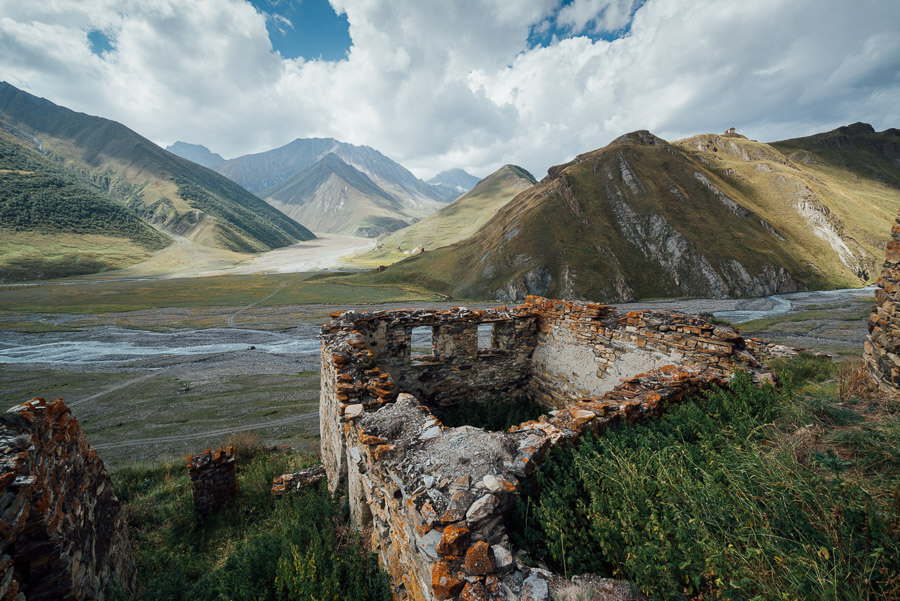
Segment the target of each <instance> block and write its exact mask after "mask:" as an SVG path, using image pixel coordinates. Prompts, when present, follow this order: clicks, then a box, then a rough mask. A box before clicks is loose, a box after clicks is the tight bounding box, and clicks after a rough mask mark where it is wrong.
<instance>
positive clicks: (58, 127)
mask: <svg viewBox="0 0 900 601" xmlns="http://www.w3.org/2000/svg"><path fill="white" fill-rule="evenodd" d="M0 121H6V122H7V124H8V127H11V128H15V129H17V130H19V131H20V132H22V133H23V134H24V135H27V136H28V137H30V138H31V139H32V140H33V141H34V142H35V145H36V147H37V148H38V149H39V150H40V151H41V152H42V153H43V154H44V155H45V156H48V157H50V158H52V159H53V160H55V161H58V162H60V163H62V164H64V165H66V166H67V167H68V168H70V169H74V170H76V171H77V172H79V173H81V174H83V175H84V176H85V177H87V178H89V179H90V180H91V181H92V182H94V183H95V184H96V185H98V186H99V187H100V188H101V189H103V190H105V191H106V192H107V193H109V194H110V195H112V196H113V197H114V198H117V199H118V200H119V201H120V202H122V203H123V204H125V205H126V206H128V207H130V208H131V209H132V210H134V211H136V212H137V213H138V214H139V215H140V216H141V217H142V218H143V219H145V220H146V221H148V222H150V223H152V224H155V225H156V226H157V227H160V228H162V229H163V230H165V231H167V232H170V233H172V234H176V235H183V236H189V237H191V238H192V239H193V240H195V241H196V242H197V243H200V244H204V245H208V246H211V247H217V248H225V249H229V250H233V251H239V252H245V253H255V252H262V251H266V250H271V249H273V248H278V247H282V246H286V245H289V244H293V243H294V242H297V241H299V240H308V239H311V238H312V237H313V234H312V232H310V231H309V230H307V229H306V228H304V227H303V226H302V225H300V224H298V223H296V222H295V221H293V220H292V219H290V218H288V217H286V216H285V215H283V214H281V213H279V212H278V211H277V210H275V209H273V208H272V207H270V206H269V205H268V204H266V203H265V202H263V201H261V200H259V199H258V198H256V197H255V196H253V195H252V194H250V193H249V192H247V191H246V190H244V189H243V188H241V187H240V186H238V185H236V184H235V183H233V182H231V181H230V180H228V179H227V178H224V177H222V176H220V175H219V174H217V173H215V172H214V171H211V170H209V169H206V168H205V167H202V166H199V165H196V164H195V163H192V162H191V161H188V160H186V159H183V158H181V157H178V156H176V155H174V154H172V153H169V152H167V151H165V150H163V149H162V148H160V147H159V146H157V145H156V144H154V143H153V142H151V141H150V140H148V139H146V138H144V137H143V136H141V135H140V134H137V133H136V132H134V131H132V130H131V129H129V128H127V127H126V126H124V125H122V124H121V123H117V122H115V121H112V120H109V119H106V118H103V117H95V116H91V115H87V114H85V113H78V112H76V111H72V110H71V109H68V108H66V107H62V106H58V105H56V104H54V103H52V102H51V101H49V100H47V99H44V98H38V97H36V96H33V95H31V94H28V93H27V92H24V91H22V90H19V89H18V88H15V87H14V86H12V85H10V84H8V83H6V82H0ZM188 189H190V191H186V190H188ZM198 190H199V192H198ZM185 194H187V195H188V196H190V198H186V197H185Z"/></svg>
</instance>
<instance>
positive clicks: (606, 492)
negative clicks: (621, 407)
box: [513, 356, 900, 601]
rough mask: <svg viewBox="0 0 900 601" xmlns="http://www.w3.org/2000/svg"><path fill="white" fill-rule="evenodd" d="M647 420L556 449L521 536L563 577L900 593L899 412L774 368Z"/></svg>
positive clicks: (733, 589)
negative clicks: (775, 381) (759, 381)
mask: <svg viewBox="0 0 900 601" xmlns="http://www.w3.org/2000/svg"><path fill="white" fill-rule="evenodd" d="M778 367H779V369H780V372H781V374H782V380H783V381H784V382H785V387H784V389H783V390H781V391H778V390H776V389H774V388H771V387H763V388H754V387H753V386H752V384H751V383H750V381H749V378H748V377H747V376H746V375H741V376H739V377H738V378H737V379H736V380H735V381H734V383H733V385H732V389H731V390H730V391H726V390H717V391H713V392H711V393H709V394H707V395H706V396H705V397H703V398H701V399H697V400H696V401H695V402H691V403H687V404H684V405H681V406H679V407H677V408H674V409H672V410H671V411H669V412H668V413H667V414H666V415H664V416H663V417H662V418H661V419H659V420H656V421H654V422H650V423H647V424H644V425H635V426H630V425H622V426H619V427H615V428H612V429H610V430H607V431H605V432H602V433H600V434H599V435H597V436H587V437H585V438H584V439H582V440H581V441H580V443H579V444H577V445H575V446H573V447H569V448H565V449H561V450H559V451H557V452H555V453H554V454H553V455H552V456H551V457H550V458H549V459H548V460H547V461H546V462H545V463H544V464H543V465H542V467H541V468H540V470H539V472H538V474H537V477H536V483H537V484H536V488H535V489H534V490H533V491H532V493H531V494H530V495H526V496H525V497H523V498H522V499H521V500H520V503H519V506H518V507H517V511H516V516H515V519H514V520H513V521H514V527H515V537H516V538H517V539H518V540H519V542H521V543H522V544H524V545H526V546H527V547H528V548H529V549H530V551H531V553H532V555H533V556H534V557H536V558H540V559H543V560H545V561H547V562H549V563H550V564H551V565H552V566H554V567H556V568H557V569H559V570H560V571H565V572H566V573H568V574H570V575H571V574H578V573H583V572H597V573H599V574H604V575H607V576H614V577H620V578H626V579H628V580H630V581H632V582H634V583H635V584H636V585H637V586H638V587H639V588H640V589H642V590H643V591H645V592H646V593H647V594H648V595H650V596H651V598H661V599H700V598H703V599H733V600H738V599H740V600H757V599H758V600H763V599H809V600H819V599H842V600H847V601H850V600H859V599H870V600H872V601H874V600H876V599H878V600H882V599H898V598H900V453H898V451H897V449H898V448H900V427H898V423H900V417H898V415H897V412H896V408H894V409H893V412H890V411H887V412H886V411H885V409H884V406H883V405H880V404H878V403H876V402H867V401H864V400H861V399H856V402H855V403H853V402H852V401H851V402H850V403H842V402H840V401H839V399H837V397H836V387H837V383H836V381H835V376H836V368H835V367H834V366H833V365H832V364H831V363H830V362H828V361H827V360H823V359H820V358H814V357H809V356H801V357H800V358H798V359H795V360H792V361H786V362H785V361H783V362H781V363H780V364H779V365H778Z"/></svg>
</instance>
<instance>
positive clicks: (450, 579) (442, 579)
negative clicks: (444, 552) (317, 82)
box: [431, 560, 466, 599]
mask: <svg viewBox="0 0 900 601" xmlns="http://www.w3.org/2000/svg"><path fill="white" fill-rule="evenodd" d="M465 583H466V581H465V580H464V579H463V578H462V574H460V573H459V572H458V571H457V570H454V569H453V567H452V566H451V565H450V563H449V562H447V561H444V560H441V561H438V562H437V563H435V564H434V567H433V568H432V569H431V590H432V592H433V593H434V596H435V598H436V599H449V598H450V597H452V596H454V595H456V594H457V593H459V591H461V590H462V588H463V586H464V585H465Z"/></svg>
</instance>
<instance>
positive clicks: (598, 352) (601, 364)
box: [527, 297, 743, 407]
mask: <svg viewBox="0 0 900 601" xmlns="http://www.w3.org/2000/svg"><path fill="white" fill-rule="evenodd" d="M527 305H528V306H529V307H533V308H534V310H535V311H536V312H537V313H538V314H540V320H539V322H538V323H539V327H538V336H537V341H536V345H535V350H534V355H533V357H532V360H531V370H530V375H529V379H528V389H529V392H530V394H531V396H532V398H534V399H535V400H537V401H538V402H540V403H541V404H543V405H545V406H548V407H552V406H563V405H566V404H567V403H569V402H570V401H571V399H573V398H578V397H591V396H597V395H599V394H603V393H605V392H608V391H610V390H612V389H613V388H614V387H615V386H616V385H617V384H618V383H619V382H620V381H621V380H623V379H627V378H630V377H632V376H635V375H637V374H639V373H643V372H647V371H651V370H654V369H657V368H660V367H662V366H664V365H681V364H690V363H698V362H699V363H704V364H708V365H713V366H718V367H724V368H728V367H730V365H731V356H732V355H733V354H734V353H735V351H736V350H740V349H742V348H743V346H742V345H743V340H742V339H741V338H740V336H738V335H737V334H736V333H735V332H734V330H732V329H730V328H716V327H715V326H713V325H711V324H709V323H708V322H706V321H703V320H701V319H697V318H696V317H692V316H689V315H685V314H680V313H673V312H666V311H661V312H653V311H632V312H630V313H628V314H625V315H622V314H619V313H617V312H616V311H615V309H614V307H610V306H607V305H599V304H594V303H573V302H567V301H560V300H550V299H544V298H536V297H529V299H528V301H527Z"/></svg>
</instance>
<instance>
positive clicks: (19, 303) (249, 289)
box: [0, 273, 436, 313]
mask: <svg viewBox="0 0 900 601" xmlns="http://www.w3.org/2000/svg"><path fill="white" fill-rule="evenodd" d="M282 283H284V284H285V287H284V288H283V289H281V290H280V291H279V292H278V294H276V295H275V296H273V297H272V298H271V299H269V300H267V301H265V302H263V303H260V304H259V305H256V306H277V305H291V304H318V303H321V304H333V305H346V304H368V303H385V302H394V301H413V300H436V296H435V295H434V294H432V293H430V292H426V291H424V290H422V289H421V288H420V287H417V286H414V285H379V284H374V285H372V284H368V285H366V284H363V285H360V284H358V283H355V282H349V281H345V280H342V279H340V278H338V277H335V276H319V277H312V276H311V274H306V273H289V274H277V275H269V274H262V275H246V276H213V277H201V278H177V279H169V280H144V281H127V280H109V281H105V282H102V283H97V282H94V281H93V280H90V281H83V282H79V281H78V280H75V281H74V282H68V283H65V284H63V283H46V284H41V285H35V286H16V287H9V288H5V289H3V294H2V297H0V311H2V310H6V311H25V312H35V311H39V312H46V313H59V312H62V313H105V312H117V311H135V310H139V309H152V308H156V307H173V308H174V307H242V306H246V305H249V304H251V303H256V302H257V301H260V300H261V299H263V298H265V297H266V296H268V295H269V294H271V293H272V292H274V291H275V290H276V289H277V288H278V287H279V286H280V285H281V284H282Z"/></svg>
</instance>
